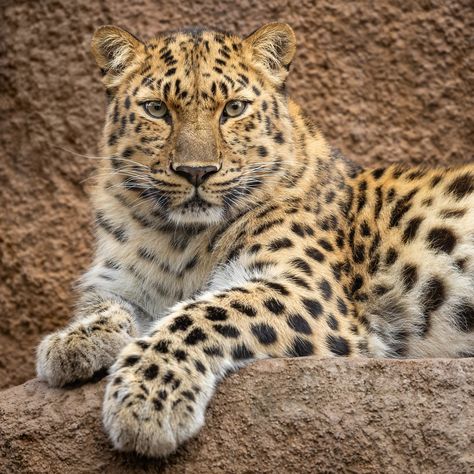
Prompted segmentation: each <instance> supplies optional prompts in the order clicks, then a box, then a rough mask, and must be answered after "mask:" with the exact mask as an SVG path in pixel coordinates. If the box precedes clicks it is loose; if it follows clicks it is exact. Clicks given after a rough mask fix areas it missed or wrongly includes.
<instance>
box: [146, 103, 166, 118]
mask: <svg viewBox="0 0 474 474" xmlns="http://www.w3.org/2000/svg"><path fill="white" fill-rule="evenodd" d="M143 108H144V109H145V112H146V113H147V114H148V115H150V116H151V117H153V118H163V117H165V116H166V115H167V114H168V107H166V104H165V103H164V102H161V100H149V101H148V102H145V103H143Z"/></svg>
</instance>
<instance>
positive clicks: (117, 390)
mask: <svg viewBox="0 0 474 474" xmlns="http://www.w3.org/2000/svg"><path fill="white" fill-rule="evenodd" d="M163 342H164V341H161V342H158V343H156V344H152V343H151V341H149V340H148V341H147V340H140V341H136V342H134V343H132V344H129V345H128V346H127V347H126V348H125V350H124V351H123V352H122V354H121V355H120V358H119V360H118V361H117V362H116V363H115V364H114V366H113V368H112V371H111V372H112V374H111V380H110V382H109V384H108V386H107V389H106V393H105V400H104V407H103V419H104V425H105V428H106V431H107V432H108V434H109V437H110V439H111V440H112V442H113V444H114V446H115V447H116V448H117V449H119V450H122V451H135V452H137V453H139V454H143V455H145V456H150V457H160V456H166V455H168V454H170V453H172V452H173V451H175V450H176V448H177V447H178V446H179V445H180V444H182V443H183V442H184V441H186V440H187V439H189V438H191V437H192V436H194V435H195V434H196V433H197V432H198V431H199V430H200V429H201V427H202V426H203V424H204V413H205V410H206V406H207V403H208V401H209V399H210V397H211V395H212V392H213V389H214V382H215V378H214V376H213V375H212V374H211V372H210V370H209V369H207V368H206V367H205V366H204V364H203V363H202V362H201V361H198V360H197V359H194V358H193V359H191V356H190V355H188V354H186V353H185V352H184V351H180V350H175V351H171V350H169V351H168V348H167V347H165V345H164V344H163ZM163 351H165V353H164V354H163Z"/></svg>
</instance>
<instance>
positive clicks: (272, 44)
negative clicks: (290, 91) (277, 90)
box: [243, 23, 296, 83]
mask: <svg viewBox="0 0 474 474" xmlns="http://www.w3.org/2000/svg"><path fill="white" fill-rule="evenodd" d="M243 43H244V44H245V45H247V46H248V47H249V48H250V51H251V54H252V58H253V60H254V61H255V63H256V64H258V65H259V66H261V67H262V68H263V69H264V70H265V71H267V73H270V77H271V78H272V79H273V80H274V81H275V82H276V83H282V82H284V80H285V79H286V76H287V75H288V71H289V67H290V64H291V61H292V60H293V56H294V55H295V50H296V37H295V33H294V32H293V30H292V29H291V27H290V26H289V25H287V24H286V23H269V24H268V25H265V26H262V27H261V28H259V29H258V30H257V31H255V32H254V33H252V34H251V35H250V36H248V37H247V38H245V39H244V41H243Z"/></svg>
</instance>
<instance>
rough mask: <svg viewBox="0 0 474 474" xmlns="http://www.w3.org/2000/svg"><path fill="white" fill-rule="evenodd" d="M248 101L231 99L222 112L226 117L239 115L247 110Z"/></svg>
mask: <svg viewBox="0 0 474 474" xmlns="http://www.w3.org/2000/svg"><path fill="white" fill-rule="evenodd" d="M247 104H248V103H247V102H244V101H242V100H231V101H230V102H227V104H225V107H224V111H223V112H222V114H223V115H224V117H232V118H233V117H238V116H239V115H242V114H243V113H244V112H245V109H246V108H247Z"/></svg>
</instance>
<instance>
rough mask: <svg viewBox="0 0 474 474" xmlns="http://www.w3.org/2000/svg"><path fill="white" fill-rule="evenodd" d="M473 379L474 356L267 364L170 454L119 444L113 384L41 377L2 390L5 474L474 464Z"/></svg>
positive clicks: (230, 383)
mask: <svg viewBox="0 0 474 474" xmlns="http://www.w3.org/2000/svg"><path fill="white" fill-rule="evenodd" d="M473 377H474V360H472V359H464V360H457V361H454V360H432V361H406V362H401V361H374V360H363V359H360V360H351V361H347V360H334V359H332V360H329V359H328V360H317V359H314V358H306V359H298V360H296V359H277V360H271V361H263V362H259V363H256V364H254V365H253V366H251V367H248V368H246V369H244V370H242V371H240V372H239V373H236V374H234V375H232V376H231V377H229V378H228V379H227V380H226V381H225V382H223V383H222V385H221V386H220V387H219V390H218V394H217V396H216V398H215V399H214V401H213V403H212V405H211V407H210V409H209V411H208V417H207V424H206V427H205V428H204V429H203V431H202V432H201V433H200V435H199V436H198V438H196V439H194V440H192V441H191V442H189V443H188V444H187V445H185V446H184V447H183V448H181V449H180V450H179V452H178V453H177V454H176V455H174V456H172V457H171V458H169V459H168V460H167V461H159V460H146V459H144V458H137V457H136V456H134V455H122V454H119V453H117V452H114V451H112V450H111V449H110V447H109V444H108V441H107V439H106V437H105V435H104V434H103V432H102V427H101V421H100V405H101V401H102V393H103V389H104V384H103V383H99V384H96V385H91V384H89V385H84V386H82V387H81V388H76V389H74V390H51V389H47V388H46V386H45V385H44V384H42V383H41V382H39V381H38V380H32V381H30V382H27V383H26V384H24V385H22V386H19V387H15V388H12V389H9V390H7V391H4V392H3V393H2V397H1V400H0V473H1V474H4V473H5V474H6V473H8V474H12V473H17V472H18V473H20V472H21V473H22V474H28V473H31V474H41V473H48V474H55V473H61V474H62V473H69V472H74V473H82V472H83V473H93V472H101V473H114V474H117V473H121V472H127V473H135V472H136V473H144V472H146V473H158V472H159V473H163V474H170V473H178V472H179V473H183V472H184V473H188V472H189V473H193V474H199V473H203V474H204V473H205V474H208V473H210V472H212V473H213V474H220V473H222V474H226V473H230V472H232V473H235V474H239V473H256V472H258V473H272V474H275V473H312V474H314V473H323V472H327V473H329V472H341V473H343V472H344V473H358V474H364V473H371V474H372V473H375V472H383V473H385V474H391V473H401V472H404V473H407V472H409V473H412V474H417V473H431V474H435V473H447V474H448V473H449V474H453V473H456V474H463V473H466V474H467V473H472V472H474V435H473V430H472V419H473V416H474V406H473V404H472V400H473V397H474V388H473V386H472V383H471V382H472V379H473ZM276 380H278V382H277V383H276V382H275V381H276Z"/></svg>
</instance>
